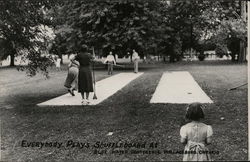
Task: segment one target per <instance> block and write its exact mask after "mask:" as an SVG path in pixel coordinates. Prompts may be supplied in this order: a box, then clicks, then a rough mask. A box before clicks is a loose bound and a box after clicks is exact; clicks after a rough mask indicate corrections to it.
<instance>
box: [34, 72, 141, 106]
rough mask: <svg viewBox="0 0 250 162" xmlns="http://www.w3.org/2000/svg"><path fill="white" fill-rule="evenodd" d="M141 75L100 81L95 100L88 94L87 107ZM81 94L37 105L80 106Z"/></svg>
mask: <svg viewBox="0 0 250 162" xmlns="http://www.w3.org/2000/svg"><path fill="white" fill-rule="evenodd" d="M142 74H143V73H137V74H135V73H120V74H117V75H114V76H111V77H109V78H106V79H103V80H100V81H98V82H97V83H96V94H97V100H93V95H94V94H93V93H90V96H89V100H90V104H89V105H97V104H99V103H101V102H102V101H104V100H105V99H107V98H108V97H110V96H112V95H113V94H115V93H116V92H117V91H118V90H120V89H122V88H123V87H124V86H126V85H127V84H128V83H129V82H131V81H132V80H134V79H136V78H137V77H139V76H141V75H142ZM81 101H82V99H81V94H80V93H75V96H71V95H70V94H69V93H67V94H65V95H62V96H59V97H56V98H53V99H51V100H48V101H46V102H43V103H40V104H38V106H63V105H65V106H66V105H72V106H73V105H81Z"/></svg>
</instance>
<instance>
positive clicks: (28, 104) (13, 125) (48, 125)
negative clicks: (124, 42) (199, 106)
mask: <svg viewBox="0 0 250 162" xmlns="http://www.w3.org/2000/svg"><path fill="white" fill-rule="evenodd" d="M147 66H150V68H147ZM143 67H144V68H143V69H142V71H144V72H145V74H144V75H142V76H141V77H139V78H137V79H136V80H134V81H132V82H131V83H130V84H128V85H127V86H125V87H124V88H123V89H122V90H121V91H118V92H117V93H116V94H115V95H113V96H111V97H110V98H109V99H107V100H105V101H104V102H103V103H101V104H99V105H97V106H85V107H82V106H72V107H68V106H63V107H43V108H40V107H38V106H36V104H37V103H40V102H43V101H46V100H48V99H51V98H53V97H56V96H59V95H62V94H64V93H66V90H65V89H64V88H63V86H62V85H63V82H64V79H65V77H66V71H65V70H63V71H60V72H56V71H53V72H52V73H51V78H50V79H49V80H45V79H44V78H43V77H41V76H36V77H34V78H30V79H28V78H26V77H24V74H23V73H22V72H21V73H20V72H17V71H16V70H15V69H10V68H4V69H0V76H1V77H0V86H1V87H0V107H1V130H2V135H1V137H2V145H1V151H2V159H3V160H8V161H17V160H20V161H27V160H34V161H39V160H40V161H41V160H43V159H45V160H50V161H51V160H57V161H59V160H60V161H61V160H78V161H96V160H99V161H104V160H116V161H121V160H124V161H126V160H128V161H132V160H138V161H154V160H155V161H166V160H171V161H172V160H181V159H182V155H181V154H163V153H162V154H159V155H158V154H142V153H140V154H133V155H131V154H122V155H119V154H110V152H109V151H111V149H108V153H107V154H103V155H96V154H94V149H93V148H82V149H80V148H77V147H74V148H72V147H63V148H59V149H57V148H36V147H33V148H32V147H29V148H26V147H21V141H22V140H27V141H32V142H33V141H34V142H36V141H40V142H56V141H57V142H63V143H64V144H65V143H66V141H68V140H73V141H75V142H77V141H79V142H82V143H84V142H85V143H90V144H91V145H92V144H93V143H95V142H97V141H102V142H118V141H121V142H125V141H127V142H147V144H149V143H150V142H158V143H159V144H158V147H157V148H155V149H151V150H161V151H163V150H182V149H183V146H182V145H181V144H180V143H179V129H180V126H181V125H182V124H184V123H185V120H184V118H183V116H184V114H185V109H186V105H179V104H150V103H149V101H150V99H151V97H152V95H153V93H154V91H155V88H156V86H157V84H158V82H159V80H160V77H161V75H162V72H163V71H167V70H183V71H189V72H190V73H191V74H192V76H193V77H194V79H195V80H196V81H197V83H198V84H199V85H200V86H201V88H202V89H203V90H204V91H205V92H206V93H207V95H208V96H209V97H211V99H212V100H213V101H214V104H211V105H209V104H208V105H206V109H205V114H206V119H205V121H204V122H206V123H207V124H211V125H212V127H213V129H214V137H213V143H212V145H210V146H209V148H210V150H214V151H219V154H215V155H212V157H213V159H215V160H236V159H237V160H247V140H248V132H247V123H248V119H247V87H246V86H245V87H241V88H239V89H237V90H234V91H228V90H227V89H229V88H231V87H234V86H237V85H240V84H243V83H245V82H247V66H246V65H244V64H243V65H242V64H232V63H231V62H230V61H223V62H220V61H206V62H188V63H187V62H181V63H176V64H157V65H144V66H143ZM121 70H122V69H120V71H116V73H119V72H121ZM124 71H131V68H126V69H123V70H122V72H124ZM96 73H97V80H100V79H103V78H105V77H108V76H107V74H106V71H104V70H101V69H100V70H98V71H97V72H96ZM221 117H224V118H225V120H220V118H221ZM108 132H113V135H112V136H107V134H108ZM148 150H149V149H148Z"/></svg>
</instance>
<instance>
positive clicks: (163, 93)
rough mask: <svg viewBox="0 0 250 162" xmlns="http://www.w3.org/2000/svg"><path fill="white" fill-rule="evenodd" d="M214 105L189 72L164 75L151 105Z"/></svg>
mask: <svg viewBox="0 0 250 162" xmlns="http://www.w3.org/2000/svg"><path fill="white" fill-rule="evenodd" d="M192 102H200V103H213V101H212V100H211V99H210V98H209V97H208V96H207V95H206V93H205V92H204V91H203V90H202V89H201V88H200V86H199V85H198V83H197V82H196V81H195V80H194V78H193V77H192V75H191V74H190V73H189V72H187V71H173V72H165V73H163V75H162V77H161V80H160V82H159V84H158V86H157V88H156V90H155V93H154V94H153V96H152V98H151V100H150V103H175V104H189V103H192Z"/></svg>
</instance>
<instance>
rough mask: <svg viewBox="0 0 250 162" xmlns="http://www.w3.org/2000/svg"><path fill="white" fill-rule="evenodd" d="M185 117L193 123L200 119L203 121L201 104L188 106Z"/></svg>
mask: <svg viewBox="0 0 250 162" xmlns="http://www.w3.org/2000/svg"><path fill="white" fill-rule="evenodd" d="M185 117H186V118H187V119H189V120H193V121H199V120H200V119H203V118H204V117H205V116H204V112H203V110H202V104H201V103H198V102H195V103H191V104H189V105H188V107H187V111H186V116H185Z"/></svg>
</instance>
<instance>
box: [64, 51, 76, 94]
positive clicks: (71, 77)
mask: <svg viewBox="0 0 250 162" xmlns="http://www.w3.org/2000/svg"><path fill="white" fill-rule="evenodd" d="M69 60H70V63H69V65H68V75H67V78H66V80H65V83H64V86H65V87H66V88H68V91H69V93H70V94H71V95H72V96H75V94H74V90H76V86H77V81H78V73H79V66H80V64H79V62H78V61H76V60H75V55H74V54H71V55H70V56H69Z"/></svg>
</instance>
